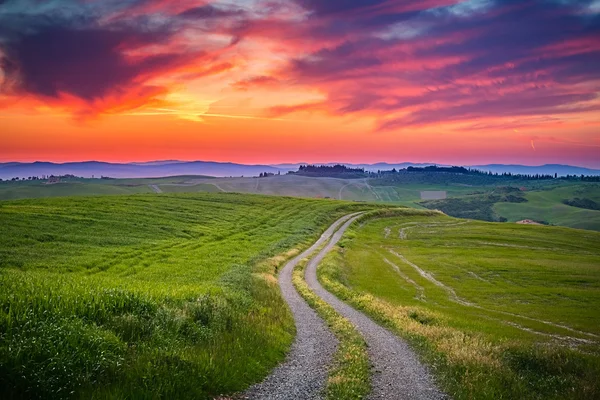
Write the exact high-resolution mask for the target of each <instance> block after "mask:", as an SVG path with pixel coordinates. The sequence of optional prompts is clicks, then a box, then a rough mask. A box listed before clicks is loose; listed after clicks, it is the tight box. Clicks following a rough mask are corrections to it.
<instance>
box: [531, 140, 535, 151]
mask: <svg viewBox="0 0 600 400" xmlns="http://www.w3.org/2000/svg"><path fill="white" fill-rule="evenodd" d="M531 148H532V149H533V151H535V146H534V145H533V140H532V141H531Z"/></svg>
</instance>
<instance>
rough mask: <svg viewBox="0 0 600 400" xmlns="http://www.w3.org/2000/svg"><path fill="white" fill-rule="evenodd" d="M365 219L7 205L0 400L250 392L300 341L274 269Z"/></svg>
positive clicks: (263, 206) (0, 273) (144, 200)
mask: <svg viewBox="0 0 600 400" xmlns="http://www.w3.org/2000/svg"><path fill="white" fill-rule="evenodd" d="M357 206H360V207H361V208H363V209H364V208H365V205H358V204H349V203H343V202H334V201H328V200H308V199H307V200H302V199H291V198H281V197H265V196H248V195H239V194H209V193H205V194H176V195H171V194H162V195H157V194H151V195H134V196H100V197H72V198H68V197H67V198H56V199H36V200H18V201H4V202H0V338H1V339H0V396H1V397H2V398H5V399H11V398H207V397H211V396H215V395H219V394H223V393H232V392H235V391H239V390H243V389H244V388H245V387H247V386H248V385H249V384H250V383H253V382H256V381H258V380H260V379H261V378H263V377H264V376H265V375H266V374H267V373H268V372H269V371H270V370H271V368H272V367H273V366H275V365H276V364H277V363H278V362H279V361H281V360H282V358H283V357H284V354H285V352H286V351H287V349H288V347H289V345H290V343H291V341H292V339H293V336H294V327H293V321H292V319H291V316H290V315H289V312H288V311H287V308H286V307H285V306H284V303H283V300H282V299H281V297H280V295H279V290H278V287H277V284H276V279H275V272H276V271H275V270H276V268H277V267H278V266H279V265H281V263H283V262H284V261H285V259H286V258H287V257H288V256H290V255H292V254H294V253H295V252H297V250H294V249H299V248H302V247H304V246H306V245H307V244H308V243H309V242H310V241H311V240H313V239H315V238H316V237H317V236H318V235H319V234H320V233H321V232H322V230H323V229H324V228H325V227H326V226H327V225H328V224H329V223H331V222H332V221H333V220H335V219H336V218H338V217H339V216H341V215H342V214H345V213H347V212H349V211H352V210H354V209H356V207H357Z"/></svg>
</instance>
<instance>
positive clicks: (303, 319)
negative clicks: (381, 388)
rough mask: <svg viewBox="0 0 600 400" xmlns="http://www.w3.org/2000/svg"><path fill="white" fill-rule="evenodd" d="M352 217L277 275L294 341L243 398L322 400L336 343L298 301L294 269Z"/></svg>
mask: <svg viewBox="0 0 600 400" xmlns="http://www.w3.org/2000/svg"><path fill="white" fill-rule="evenodd" d="M354 215H355V214H351V215H346V216H345V217H342V218H340V219H339V220H337V221H336V222H335V223H333V225H331V226H330V227H329V229H327V230H326V231H325V232H324V233H323V234H322V235H321V237H320V238H319V240H317V241H316V242H315V243H314V244H313V245H312V246H311V247H310V248H309V249H308V250H306V251H304V252H303V253H302V254H300V255H298V256H297V257H295V258H294V259H293V260H291V261H289V262H288V263H287V264H286V265H285V266H284V267H283V269H282V270H281V272H280V274H279V286H280V288H281V293H282V295H283V297H284V299H285V301H286V302H287V304H288V305H289V307H290V310H291V311H292V314H293V316H294V322H295V324H296V340H295V341H294V344H293V345H292V348H291V350H290V353H289V354H288V356H287V358H286V360H285V361H284V362H283V364H281V365H279V366H278V367H277V368H275V370H274V371H273V373H272V374H271V375H269V376H268V377H267V379H265V380H264V381H263V382H262V383H259V384H257V385H254V386H252V387H251V388H250V389H249V390H248V391H247V392H246V393H245V394H244V396H243V397H244V398H248V399H276V400H288V399H289V400H301V399H320V398H322V392H323V388H324V387H325V381H326V379H327V370H328V366H329V364H330V363H331V360H332V357H333V354H334V353H335V350H336V348H337V344H338V341H337V339H336V338H335V336H334V335H333V333H331V331H329V329H328V328H327V325H326V324H325V322H324V321H323V320H322V319H321V318H320V317H319V316H318V315H317V313H316V312H315V311H314V310H313V309H312V308H310V306H309V305H308V304H307V303H306V302H305V301H304V300H303V299H302V297H300V295H299V294H298V292H297V291H296V289H295V288H294V285H293V284H292V272H293V270H294V267H295V266H296V265H297V264H298V263H299V262H300V260H302V259H303V258H305V257H308V256H310V255H311V254H312V253H314V252H315V250H317V248H319V247H320V246H321V245H323V244H324V243H326V242H327V241H328V240H329V239H330V238H331V236H332V235H333V233H334V232H335V231H336V229H337V228H338V227H339V226H340V225H341V224H342V223H344V222H345V221H347V220H348V219H350V218H352V217H353V216H354Z"/></svg>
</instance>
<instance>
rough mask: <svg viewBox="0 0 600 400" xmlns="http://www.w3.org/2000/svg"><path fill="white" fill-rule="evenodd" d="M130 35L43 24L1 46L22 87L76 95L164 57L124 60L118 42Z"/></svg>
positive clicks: (90, 94)
mask: <svg viewBox="0 0 600 400" xmlns="http://www.w3.org/2000/svg"><path fill="white" fill-rule="evenodd" d="M131 39H137V40H139V37H136V35H132V34H131V32H124V31H106V30H100V29H94V30H91V29H90V30H73V29H64V28H58V27H56V28H54V27H53V28H49V29H44V30H40V31H39V32H36V33H33V34H30V35H25V36H23V37H22V38H20V39H19V40H17V41H15V42H13V43H11V44H10V45H9V46H7V47H6V48H5V52H6V54H7V59H8V60H10V62H11V64H12V65H15V66H18V67H16V68H14V70H13V71H12V72H13V73H18V79H19V80H20V82H21V84H22V88H23V90H24V91H26V92H28V93H32V94H39V95H44V96H51V97H56V96H58V94H59V93H60V92H65V93H69V94H71V95H74V96H77V97H80V98H82V99H87V100H92V99H95V98H98V97H102V96H104V95H106V94H107V92H108V91H109V90H111V89H113V88H116V87H119V86H122V85H125V84H127V83H129V82H131V80H133V79H134V78H135V77H136V76H138V75H139V74H140V73H142V72H143V71H145V70H148V69H151V68H155V67H158V66H159V65H160V64H163V63H165V62H169V60H168V57H165V56H154V57H149V58H146V59H144V60H143V61H142V62H139V63H129V62H127V61H126V60H125V59H124V57H123V55H122V54H121V52H120V50H119V48H118V47H119V46H120V45H122V44H123V43H125V42H126V41H127V40H131Z"/></svg>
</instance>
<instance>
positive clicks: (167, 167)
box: [0, 160, 600, 179]
mask: <svg viewBox="0 0 600 400" xmlns="http://www.w3.org/2000/svg"><path fill="white" fill-rule="evenodd" d="M306 164H307V163H295V164H274V165H246V164H236V163H222V162H212V161H177V160H164V161H150V162H140V163H108V162H100V161H85V162H68V163H52V162H42V161H36V162H32V163H21V162H8V163H0V179H12V178H15V177H18V178H27V177H30V176H38V177H42V176H44V175H45V176H49V175H67V174H71V175H75V176H81V177H85V178H93V177H95V178H100V177H101V176H105V177H111V178H155V177H163V176H175V175H204V176H215V177H227V176H236V177H239V176H258V174H260V173H261V172H270V173H275V174H277V173H281V174H285V173H287V172H288V171H296V170H297V169H298V166H300V165H306ZM334 164H337V163H327V164H319V165H334ZM340 164H343V165H346V166H348V167H351V168H364V169H365V170H366V171H372V172H375V171H378V170H382V171H383V170H391V169H392V168H396V169H403V168H407V167H410V166H412V167H424V166H428V165H440V164H435V163H409V162H404V163H383V162H382V163H375V164H348V163H340ZM465 167H470V168H476V169H479V170H482V171H491V172H498V173H503V172H511V173H513V174H515V173H519V174H551V175H554V174H555V173H556V174H558V176H564V175H581V174H584V175H600V170H598V169H589V168H583V167H576V166H571V165H561V164H545V165H540V166H526V165H505V164H488V165H472V166H468V165H465Z"/></svg>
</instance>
